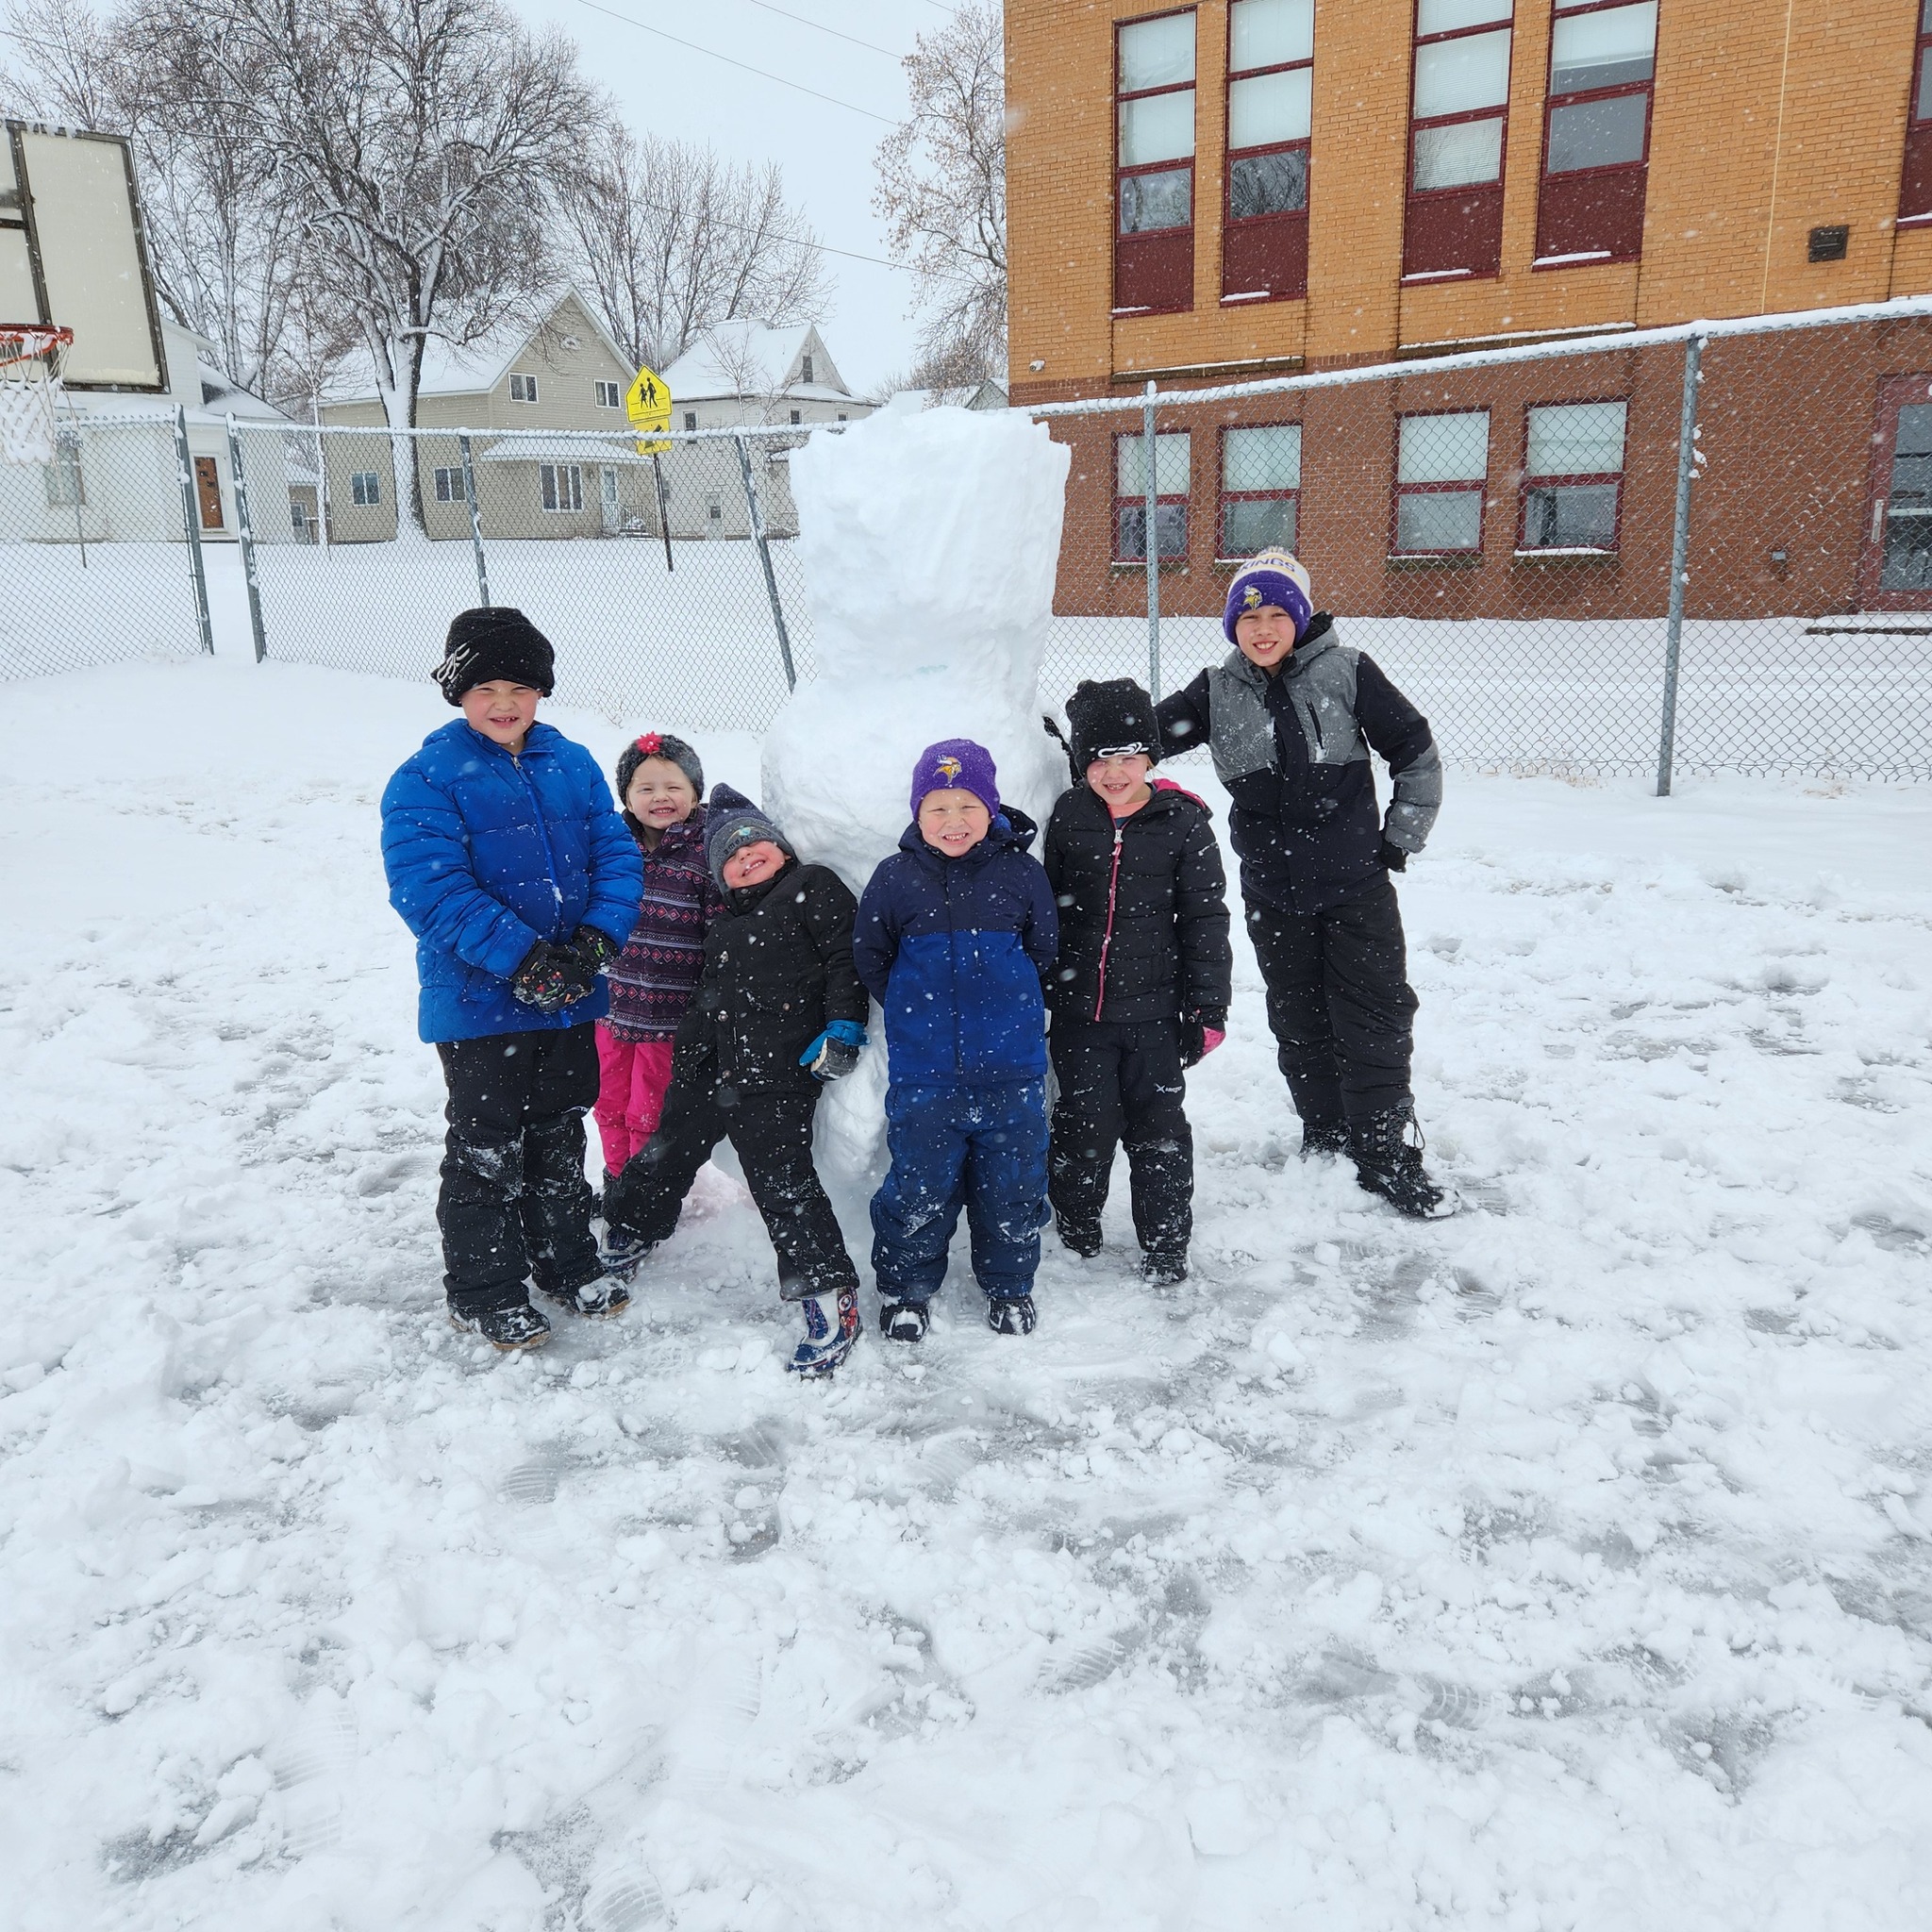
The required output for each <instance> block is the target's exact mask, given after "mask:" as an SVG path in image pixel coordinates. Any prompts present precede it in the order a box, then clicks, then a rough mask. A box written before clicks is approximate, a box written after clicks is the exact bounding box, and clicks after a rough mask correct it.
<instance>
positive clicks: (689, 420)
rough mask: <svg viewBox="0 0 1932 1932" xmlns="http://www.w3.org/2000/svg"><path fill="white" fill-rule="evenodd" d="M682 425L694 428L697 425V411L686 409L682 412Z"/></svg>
mask: <svg viewBox="0 0 1932 1932" xmlns="http://www.w3.org/2000/svg"><path fill="white" fill-rule="evenodd" d="M684 426H685V427H686V428H687V429H695V428H696V427H697V426H698V412H697V411H696V410H695V409H687V410H686V411H685V412H684Z"/></svg>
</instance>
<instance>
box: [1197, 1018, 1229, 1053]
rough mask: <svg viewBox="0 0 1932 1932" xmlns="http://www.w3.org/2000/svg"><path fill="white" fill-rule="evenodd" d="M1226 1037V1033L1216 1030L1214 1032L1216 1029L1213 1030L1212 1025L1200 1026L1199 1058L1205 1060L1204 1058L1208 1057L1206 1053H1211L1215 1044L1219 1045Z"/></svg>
mask: <svg viewBox="0 0 1932 1932" xmlns="http://www.w3.org/2000/svg"><path fill="white" fill-rule="evenodd" d="M1226 1038H1227V1035H1226V1034H1224V1033H1217V1032H1216V1031H1215V1030H1214V1028H1213V1027H1211V1026H1204V1027H1202V1029H1201V1058H1203V1059H1204V1060H1205V1059H1206V1058H1208V1055H1209V1054H1210V1053H1212V1052H1213V1051H1214V1049H1215V1048H1216V1047H1217V1046H1219V1045H1220V1044H1221V1042H1222V1041H1224V1040H1225V1039H1226Z"/></svg>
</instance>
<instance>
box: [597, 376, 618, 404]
mask: <svg viewBox="0 0 1932 1932" xmlns="http://www.w3.org/2000/svg"><path fill="white" fill-rule="evenodd" d="M597 407H598V408H600V409H621V408H624V385H623V384H622V383H619V382H605V381H603V380H602V379H601V378H600V379H599V381H598V384H597Z"/></svg>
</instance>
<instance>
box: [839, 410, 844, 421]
mask: <svg viewBox="0 0 1932 1932" xmlns="http://www.w3.org/2000/svg"><path fill="white" fill-rule="evenodd" d="M839 420H840V422H841V423H842V422H844V420H845V411H844V410H843V409H841V410H840V411H839Z"/></svg>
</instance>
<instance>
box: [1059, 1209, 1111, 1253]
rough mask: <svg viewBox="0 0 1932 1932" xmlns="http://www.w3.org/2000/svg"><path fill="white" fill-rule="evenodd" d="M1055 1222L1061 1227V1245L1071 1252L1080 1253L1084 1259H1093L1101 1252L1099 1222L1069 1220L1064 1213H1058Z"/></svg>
mask: <svg viewBox="0 0 1932 1932" xmlns="http://www.w3.org/2000/svg"><path fill="white" fill-rule="evenodd" d="M1054 1223H1055V1224H1056V1225H1057V1226H1058V1229H1059V1236H1060V1246H1061V1247H1063V1248H1065V1249H1066V1250H1067V1252H1068V1253H1069V1254H1073V1255H1078V1256H1079V1257H1080V1258H1081V1260H1083V1261H1091V1260H1092V1258H1093V1257H1094V1256H1095V1255H1097V1254H1099V1252H1100V1246H1101V1242H1100V1224H1099V1222H1097V1221H1069V1220H1068V1219H1067V1217H1066V1216H1065V1215H1064V1214H1056V1215H1055V1216H1054Z"/></svg>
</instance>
